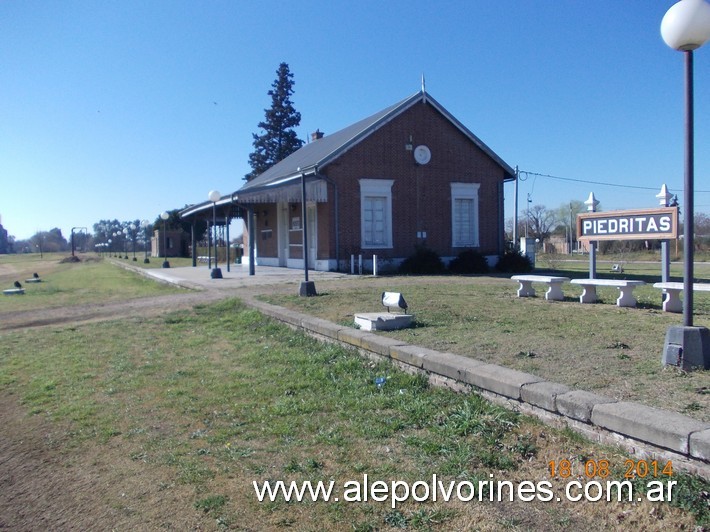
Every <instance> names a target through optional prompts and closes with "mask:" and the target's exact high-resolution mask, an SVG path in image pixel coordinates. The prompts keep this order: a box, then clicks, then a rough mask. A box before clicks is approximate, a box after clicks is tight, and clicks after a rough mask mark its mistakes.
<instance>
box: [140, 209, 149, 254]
mask: <svg viewBox="0 0 710 532" xmlns="http://www.w3.org/2000/svg"><path fill="white" fill-rule="evenodd" d="M149 225H150V222H149V221H148V220H142V221H141V227H142V228H143V239H144V240H143V250H144V251H145V258H144V259H143V264H150V259H149V258H148V226H149Z"/></svg>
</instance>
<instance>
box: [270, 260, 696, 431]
mask: <svg viewBox="0 0 710 532" xmlns="http://www.w3.org/2000/svg"><path fill="white" fill-rule="evenodd" d="M641 266H642V268H645V267H646V265H641ZM629 269H630V270H631V271H633V267H631V266H630V267H629ZM698 269H699V270H701V268H698ZM555 273H556V274H560V275H567V276H570V277H582V276H583V274H582V273H581V272H580V271H575V270H557V271H556V272H555ZM607 275H611V274H607ZM624 275H625V277H628V278H638V277H643V274H641V275H639V274H636V275H635V274H633V273H629V271H628V269H627V272H625V273H624ZM648 280H649V281H651V280H652V279H650V278H649V279H648ZM563 289H564V293H565V296H566V298H565V301H561V302H551V301H546V300H545V299H544V297H543V296H544V290H542V291H539V292H538V295H539V297H536V298H518V297H516V291H517V283H514V282H512V281H511V280H510V279H509V278H508V277H500V276H497V277H496V276H468V277H466V276H441V277H417V276H410V277H403V276H393V277H382V278H372V277H370V278H363V279H360V280H359V282H355V281H353V282H350V283H349V282H347V281H346V282H341V283H335V284H327V285H321V286H320V287H319V290H318V293H319V296H318V297H313V298H300V297H298V296H294V295H282V294H272V295H265V296H263V299H265V300H266V301H268V302H271V303H274V304H277V305H282V306H286V307H291V308H294V309H298V310H301V311H305V312H307V313H309V314H313V315H316V316H319V317H321V318H325V319H329V320H330V321H334V322H338V323H340V324H343V325H351V326H352V325H353V315H354V314H355V313H357V312H378V311H382V310H384V309H383V307H382V306H381V305H380V294H381V292H382V291H383V290H389V291H395V292H401V293H402V294H403V295H404V297H405V299H406V300H407V302H408V303H409V305H410V312H412V313H414V314H415V316H416V318H415V319H416V326H415V327H414V328H411V329H405V330H401V331H393V332H380V333H378V334H383V335H386V336H389V337H392V338H397V339H400V340H403V341H406V342H408V343H411V344H416V345H421V346H424V347H429V348H432V349H436V350H439V351H445V352H451V353H456V354H459V355H463V356H468V357H472V358H475V359H479V360H483V361H485V362H490V363H494V364H499V365H502V366H507V367H510V368H515V369H518V370H521V371H526V372H529V373H533V374H535V375H538V376H541V377H544V378H545V379H548V380H551V381H554V382H560V383H564V384H567V385H568V386H572V387H575V388H579V389H583V390H588V391H592V392H596V393H599V394H602V395H607V396H610V397H613V398H616V399H623V400H631V401H638V402H641V403H645V404H648V405H651V406H656V407H659V408H664V409H670V410H675V411H677V412H681V413H684V414H687V415H690V416H693V417H696V418H698V419H701V420H704V421H710V372H708V371H694V372H690V373H685V372H680V371H677V370H676V369H675V368H669V367H665V368H664V367H663V366H662V365H661V353H662V349H663V344H664V339H665V334H666V330H667V329H668V327H669V326H670V325H679V324H681V323H682V318H681V316H680V315H679V314H672V313H666V312H663V311H662V309H661V293H660V291H659V290H657V289H655V288H653V287H652V286H650V285H647V286H642V287H640V288H637V289H636V290H635V291H634V294H635V295H636V297H637V298H638V301H639V305H638V308H619V307H617V306H616V305H615V304H614V303H615V301H616V298H617V296H618V290H616V289H615V288H599V289H598V291H597V293H598V295H599V296H600V299H601V302H600V303H598V304H593V305H582V304H580V303H579V295H580V294H581V292H582V289H581V287H579V286H576V285H571V284H569V283H565V285H564V288H563ZM695 324H696V325H703V326H706V327H708V326H710V294H708V293H704V292H701V293H696V294H695Z"/></svg>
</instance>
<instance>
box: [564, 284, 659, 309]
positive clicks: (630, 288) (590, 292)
mask: <svg viewBox="0 0 710 532" xmlns="http://www.w3.org/2000/svg"><path fill="white" fill-rule="evenodd" d="M570 282H571V283H572V284H578V285H580V286H581V287H582V288H583V291H582V295H581V296H579V302H580V303H596V301H597V286H612V287H614V288H618V289H619V297H618V299H617V300H616V305H617V306H619V307H635V306H636V298H635V297H634V294H633V292H634V288H636V287H637V286H641V285H644V284H646V283H645V282H644V281H624V280H616V279H572V280H571V281H570Z"/></svg>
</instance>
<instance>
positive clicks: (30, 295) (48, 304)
mask: <svg viewBox="0 0 710 532" xmlns="http://www.w3.org/2000/svg"><path fill="white" fill-rule="evenodd" d="M77 256H78V257H79V258H80V259H81V262H78V263H74V262H62V259H65V258H66V257H67V255H66V254H64V253H45V254H43V257H40V255H39V254H36V253H34V254H23V255H0V286H1V287H2V288H3V289H5V288H12V287H13V283H14V281H19V282H20V283H21V284H22V285H23V287H24V288H25V294H24V295H21V296H4V297H2V298H0V312H12V311H21V310H33V309H43V308H59V307H67V306H72V305H82V304H87V303H106V302H111V301H123V300H126V299H134V298H141V297H150V296H156V295H164V294H170V293H176V292H179V291H180V289H179V288H175V287H170V286H167V285H164V284H160V283H156V282H153V281H150V280H148V279H145V278H142V277H140V276H137V275H135V274H133V273H130V272H128V271H126V270H123V269H121V268H117V267H115V266H113V265H111V264H109V263H108V261H105V260H103V259H101V258H99V257H97V256H96V255H95V254H93V253H90V254H86V255H81V254H80V255H77ZM115 260H118V259H115ZM121 260H123V259H121ZM129 261H130V259H129ZM133 264H135V263H133ZM34 273H37V274H38V275H39V277H40V278H41V279H42V282H41V283H27V282H25V279H28V278H30V277H32V275H33V274H34Z"/></svg>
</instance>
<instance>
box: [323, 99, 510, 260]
mask: <svg viewBox="0 0 710 532" xmlns="http://www.w3.org/2000/svg"><path fill="white" fill-rule="evenodd" d="M410 137H411V139H412V140H411V143H412V145H413V147H416V146H418V145H420V144H426V145H427V146H428V147H429V149H430V150H431V160H430V161H429V163H428V164H426V165H424V166H419V165H417V164H415V162H414V158H413V154H412V152H411V151H407V150H406V149H405V144H407V143H409V139H410ZM320 172H321V173H322V174H325V175H327V176H328V177H330V178H331V179H332V180H334V181H336V182H337V183H338V193H339V208H340V251H341V257H340V258H341V259H346V258H347V257H349V255H350V254H351V253H359V252H360V251H361V250H360V246H361V238H360V184H359V179H362V178H368V179H392V180H394V184H393V186H392V226H393V230H392V239H393V248H392V249H390V250H367V253H368V254H369V253H376V254H377V255H379V256H381V257H383V258H397V257H399V258H401V257H407V256H409V255H411V254H412V253H413V251H414V249H415V245H416V244H417V243H423V242H422V241H421V240H418V239H417V232H418V231H426V233H427V239H426V244H427V246H428V247H429V248H431V249H433V250H435V251H436V252H437V253H439V254H440V255H442V256H454V255H456V254H458V253H459V251H461V249H460V248H452V247H451V241H452V235H451V188H450V185H449V183H451V182H458V183H480V189H479V191H478V206H479V242H480V248H479V250H480V251H481V252H482V253H484V254H498V253H499V252H500V250H499V249H498V246H499V241H500V236H501V235H502V231H503V228H502V227H500V212H499V209H500V204H501V202H500V199H499V186H500V183H501V182H502V180H503V178H504V172H503V169H502V168H500V167H499V166H498V165H497V164H496V163H495V161H493V159H491V158H490V157H489V156H488V155H486V154H485V153H484V152H483V151H482V150H481V149H479V148H478V147H477V146H476V145H474V144H473V143H472V142H471V141H470V140H469V139H468V138H467V137H466V136H465V135H464V134H463V133H461V132H460V131H459V130H458V129H457V128H456V127H455V126H454V125H453V124H451V122H449V121H448V120H447V119H446V118H445V117H443V116H442V115H440V114H439V113H438V112H437V111H436V110H434V109H433V108H432V107H431V106H429V105H425V104H422V103H418V104H416V105H415V106H413V107H412V108H410V109H409V110H408V111H406V112H405V113H403V114H402V115H400V116H398V117H397V118H395V119H394V120H392V121H391V122H389V123H388V124H386V125H384V126H383V127H381V128H380V129H379V130H378V131H376V132H375V133H373V134H371V135H370V136H369V137H368V138H367V139H365V140H364V141H362V142H361V143H359V144H358V145H357V146H355V147H354V148H352V149H351V150H349V151H348V152H347V153H345V154H344V155H342V156H341V157H339V158H338V159H337V161H335V162H334V163H332V164H329V165H328V166H327V167H325V168H323V169H321V170H320ZM333 198H334V195H333V189H332V186H331V187H329V202H330V203H331V204H330V205H329V207H333V205H332V201H333ZM328 210H329V211H330V212H329V218H330V222H331V224H332V226H333V227H334V224H335V218H334V209H328ZM319 216H320V211H319ZM320 221H322V218H319V222H320ZM319 226H320V228H322V227H323V224H321V223H319ZM319 242H323V240H320V241H319ZM329 244H330V245H331V246H333V249H334V246H335V239H334V235H331V238H330V239H329ZM319 256H320V254H319ZM333 256H334V253H333Z"/></svg>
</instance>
